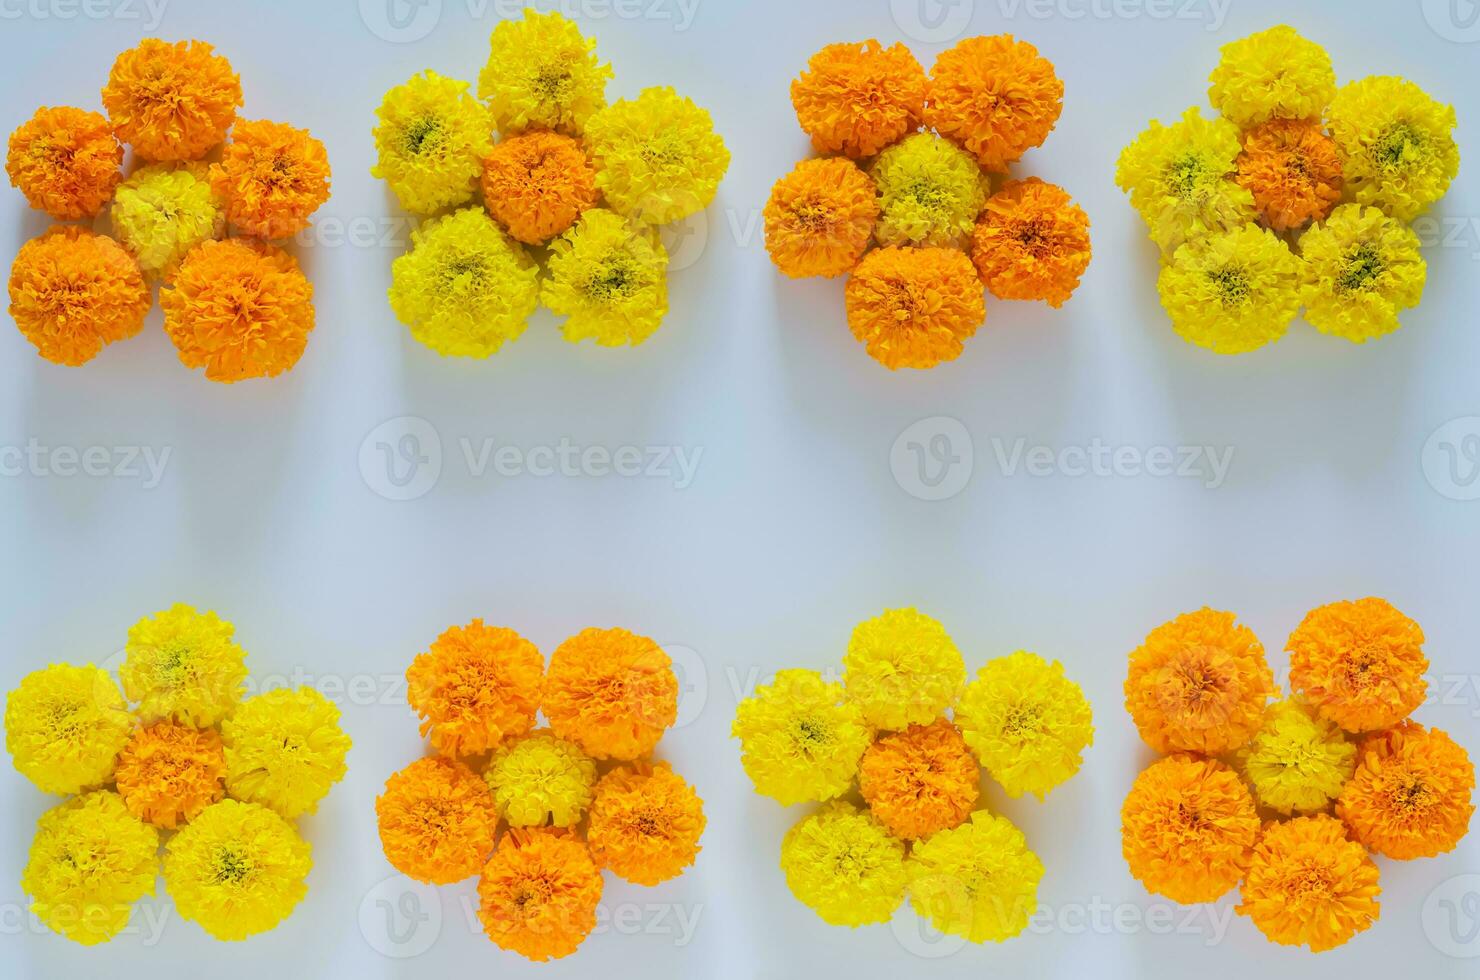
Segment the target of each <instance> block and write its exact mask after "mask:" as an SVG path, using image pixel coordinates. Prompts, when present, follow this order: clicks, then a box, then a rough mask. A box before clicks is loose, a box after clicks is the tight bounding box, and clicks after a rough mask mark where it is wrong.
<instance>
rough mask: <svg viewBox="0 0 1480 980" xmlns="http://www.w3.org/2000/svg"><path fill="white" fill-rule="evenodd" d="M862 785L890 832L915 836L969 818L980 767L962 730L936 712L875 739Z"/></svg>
mask: <svg viewBox="0 0 1480 980" xmlns="http://www.w3.org/2000/svg"><path fill="white" fill-rule="evenodd" d="M858 788H859V791H860V792H862V793H863V798H864V800H865V801H866V802H867V803H868V808H869V810H871V811H872V812H873V814H874V816H876V817H878V818H879V822H880V823H882V824H883V825H884V826H885V827H886V828H888V830H889V832H890V833H891V834H893V835H894V836H895V837H902V838H904V839H905V840H916V839H920V838H924V837H929V836H930V835H931V834H933V833H935V832H936V831H939V830H950V829H951V828H952V827H959V826H961V824H962V823H963V822H965V820H966V818H967V817H969V816H970V815H971V808H972V807H973V806H975V805H976V798H977V795H978V794H979V793H980V792H981V771H980V769H979V768H978V766H977V763H976V757H975V756H973V755H972V754H971V750H970V749H969V748H967V746H966V740H965V739H964V738H962V737H961V730H960V729H958V728H957V727H956V726H955V725H953V724H951V722H950V720H949V719H946V718H937V719H936V720H935V721H933V722H931V723H930V724H928V725H911V726H910V727H909V728H906V729H905V730H904V731H902V732H894V733H892V734H889V735H885V736H884V737H882V738H880V739H879V740H878V741H877V742H875V743H874V744H873V745H870V746H869V747H868V750H867V751H865V752H864V753H863V760H862V762H860V763H859V766H858Z"/></svg>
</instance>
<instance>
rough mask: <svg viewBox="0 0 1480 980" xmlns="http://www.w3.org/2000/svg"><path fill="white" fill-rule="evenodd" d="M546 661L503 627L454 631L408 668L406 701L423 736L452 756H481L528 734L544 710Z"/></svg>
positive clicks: (457, 628) (478, 625)
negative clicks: (542, 693)
mask: <svg viewBox="0 0 1480 980" xmlns="http://www.w3.org/2000/svg"><path fill="white" fill-rule="evenodd" d="M544 670H545V658H544V657H542V656H540V651H539V649H538V648H537V647H535V645H534V644H533V643H531V642H529V641H528V640H526V639H525V638H524V637H522V636H520V635H519V634H518V633H516V632H514V631H513V630H511V629H508V628H506V627H503V626H484V625H483V620H481V619H475V620H473V621H472V622H471V623H469V624H468V625H466V626H453V627H451V628H450V629H448V630H447V631H446V632H444V633H443V634H442V635H441V636H439V637H437V640H436V642H435V643H433V644H432V646H431V649H429V650H427V651H426V652H425V653H422V654H418V655H417V657H416V659H415V660H413V661H411V666H410V667H408V668H406V698H407V700H408V701H409V702H410V704H411V708H412V710H413V711H415V712H416V713H417V714H418V715H420V716H421V733H422V734H423V735H426V734H427V733H428V732H430V733H431V736H432V745H433V746H434V747H435V748H436V750H437V751H438V752H441V753H443V754H445V755H453V756H468V755H479V754H481V753H483V752H487V751H489V750H490V749H493V748H496V747H497V746H498V744H499V743H500V742H502V741H503V740H504V739H506V738H508V737H510V736H511V735H526V734H528V733H529V731H530V730H531V729H533V728H534V717H535V715H536V714H537V713H538V712H539V710H540V683H541V676H542V675H543V673H544Z"/></svg>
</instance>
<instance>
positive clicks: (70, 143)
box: [5, 38, 329, 383]
mask: <svg viewBox="0 0 1480 980" xmlns="http://www.w3.org/2000/svg"><path fill="white" fill-rule="evenodd" d="M102 102H103V108H104V109H105V110H106V111H107V116H103V115H102V114H100V113H97V112H89V111H85V110H82V109H75V108H71V107H68V106H62V107H55V108H41V109H38V110H37V111H36V114H35V115H34V116H33V117H32V118H31V119H30V120H29V121H28V122H25V123H23V124H22V125H21V126H20V128H18V129H17V130H16V131H15V132H14V133H12V134H11V136H10V145H9V151H8V153H7V156H6V162H5V169H6V172H7V173H8V174H9V175H10V182H11V183H12V184H14V185H15V186H16V187H18V188H20V190H21V193H23V194H24V195H25V196H26V199H27V200H28V201H29V202H30V203H31V206H32V207H33V208H36V209H38V210H41V211H45V212H46V213H47V214H48V215H50V216H51V217H52V218H54V219H56V220H58V221H75V220H82V219H93V218H97V217H99V216H100V215H101V213H102V212H103V210H104V209H105V208H106V209H107V210H108V212H109V219H110V224H111V227H112V232H113V234H112V236H111V237H110V236H108V235H103V234H98V233H94V232H93V231H91V230H88V229H83V228H80V227H78V226H75V225H57V226H53V227H52V228H51V229H50V230H49V231H47V232H45V233H44V234H42V235H41V236H40V237H38V238H35V239H32V240H31V241H29V242H27V243H26V244H25V245H23V246H22V247H21V250H20V252H19V254H18V255H17V256H16V259H15V263H14V265H12V267H11V271H10V315H11V317H12V318H14V320H15V323H16V326H17V327H18V328H20V331H21V333H22V334H23V335H24V336H25V337H26V339H27V340H29V341H30V342H31V343H32V344H34V345H35V347H36V350H37V352H38V353H39V354H40V355H41V356H42V357H43V358H45V359H46V360H48V361H52V362H54V363H57V364H65V365H68V366H71V367H76V366H79V365H81V364H84V363H86V362H87V361H90V360H92V359H93V358H94V357H96V356H97V354H98V352H99V351H101V350H102V349H103V347H104V346H106V345H107V344H111V343H113V342H114V341H118V340H126V339H127V338H129V337H132V336H134V335H136V334H138V333H139V331H141V330H142V329H143V328H144V318H145V316H146V315H147V314H148V312H149V308H150V305H151V303H152V298H151V295H150V293H151V289H150V287H151V285H152V284H155V283H158V284H159V285H160V286H161V289H160V306H161V307H162V308H163V310H164V327H165V332H166V333H167V334H168V335H169V338H170V340H171V341H173V342H174V345H175V348H176V350H177V351H178V353H179V357H180V363H182V364H184V365H185V366H186V367H189V368H204V369H205V374H206V377H207V378H209V379H210V380H212V381H221V382H226V383H231V382H234V381H241V380H244V379H246V378H259V377H272V376H274V375H278V374H281V373H283V372H284V371H287V370H289V369H291V368H292V367H293V365H295V364H297V363H298V359H299V358H300V357H301V356H302V355H303V350H304V348H305V346H307V344H308V335H309V332H310V331H312V330H313V326H314V309H313V303H312V298H313V286H312V285H310V284H309V281H308V278H307V277H306V276H305V275H304V274H303V271H302V270H301V269H300V268H299V266H298V261H297V259H295V258H294V257H293V256H292V255H291V254H289V253H288V252H286V251H284V250H283V249H282V248H279V247H278V246H276V245H274V244H271V242H270V241H269V239H286V238H290V237H292V236H293V235H295V234H297V233H298V232H300V231H302V230H303V229H304V228H306V227H308V223H309V217H310V216H311V215H312V214H313V212H314V211H316V210H317V209H318V207H319V205H321V204H323V203H324V201H326V200H327V199H328V197H329V158H328V156H327V154H326V153H325V152H324V145H323V144H322V143H320V142H319V141H318V140H316V139H314V138H313V137H312V136H310V135H309V134H308V132H307V131H305V130H302V129H296V128H294V127H292V126H289V125H286V124H284V123H278V122H269V121H267V120H247V119H238V117H237V107H239V106H240V105H241V104H242V89H241V80H240V78H239V77H238V76H237V74H236V73H235V72H234V71H232V69H231V64H230V62H228V61H227V60H226V59H225V58H224V57H222V56H221V55H219V54H217V53H215V51H214V49H212V47H211V45H209V44H206V43H205V42H203V41H181V42H177V43H173V44H172V43H168V42H165V41H161V40H158V39H156V38H146V39H145V40H143V41H142V42H140V44H139V46H138V47H136V48H132V49H130V50H128V51H125V52H123V53H122V54H120V55H119V56H118V59H117V60H116V61H115V62H114V63H113V69H112V71H111V72H110V74H109V76H108V84H107V86H106V87H105V88H104V89H103V93H102ZM228 136H229V139H228ZM123 144H128V145H129V146H130V147H131V148H132V149H133V155H134V157H135V158H136V160H137V161H138V162H139V166H138V167H137V169H135V170H134V171H133V172H132V173H131V174H129V176H128V177H127V178H125V177H124V175H123V173H122V169H121V168H122V166H123V156H124V152H123ZM218 146H219V147H220V152H219V161H218V162H216V163H207V162H205V158H206V156H207V154H209V153H212V152H213V151H215V150H216V148H217V147H218ZM228 234H231V235H241V236H244V237H226V236H227V235H228Z"/></svg>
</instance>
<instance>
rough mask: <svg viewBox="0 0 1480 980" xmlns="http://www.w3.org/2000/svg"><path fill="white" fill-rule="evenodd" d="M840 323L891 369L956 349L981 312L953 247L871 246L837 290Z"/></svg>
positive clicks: (922, 364) (971, 275)
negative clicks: (842, 309) (842, 314)
mask: <svg viewBox="0 0 1480 980" xmlns="http://www.w3.org/2000/svg"><path fill="white" fill-rule="evenodd" d="M844 298H845V302H846V305H847V309H848V329H850V330H851V331H852V332H853V336H854V337H856V338H857V339H858V340H859V341H860V342H861V343H862V344H863V345H864V346H865V347H866V348H867V350H868V354H869V356H870V357H872V358H873V359H874V360H876V361H878V362H879V363H880V364H883V365H884V366H885V367H887V368H889V369H890V370H891V371H893V370H896V369H898V368H902V367H908V368H930V367H934V366H935V365H937V364H939V363H941V362H942V361H953V360H955V359H956V358H957V357H959V356H961V351H962V349H963V347H964V346H965V342H966V341H967V340H968V339H970V338H971V336H972V335H973V334H975V333H976V330H977V327H979V326H981V325H982V322H983V321H984V320H985V319H986V316H987V307H986V301H985V299H984V297H983V295H982V283H981V280H980V279H979V278H977V274H976V268H975V267H974V266H973V265H972V264H971V260H970V259H969V258H967V257H966V256H965V254H963V253H962V252H959V251H957V250H956V249H954V248H900V247H890V248H879V249H874V250H873V251H872V252H869V253H868V254H867V255H865V256H864V257H863V261H862V262H860V263H858V267H857V268H855V269H854V270H853V275H852V276H851V277H849V279H848V285H847V287H846V289H845V290H844Z"/></svg>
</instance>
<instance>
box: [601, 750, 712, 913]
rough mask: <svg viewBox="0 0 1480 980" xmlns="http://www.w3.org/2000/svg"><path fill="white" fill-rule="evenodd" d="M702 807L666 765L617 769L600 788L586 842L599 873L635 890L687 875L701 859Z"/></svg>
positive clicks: (605, 778) (678, 776)
mask: <svg viewBox="0 0 1480 980" xmlns="http://www.w3.org/2000/svg"><path fill="white" fill-rule="evenodd" d="M703 834H704V801H703V800H701V799H699V794H698V793H695V792H694V788H693V787H692V786H690V785H689V784H688V783H686V782H684V780H683V777H682V776H680V775H678V774H677V773H675V772H674V771H673V770H672V769H671V768H669V766H668V763H666V762H659V763H657V764H655V765H647V764H645V763H641V762H639V763H636V764H635V765H631V766H619V767H618V768H616V769H613V770H612V771H611V772H609V773H607V774H606V775H605V776H602V777H601V781H600V782H598V783H597V784H596V799H595V800H594V801H593V802H592V804H591V822H590V827H589V829H588V830H587V832H586V841H587V843H589V844H590V846H591V857H592V858H593V859H594V860H595V861H596V864H597V866H598V867H602V868H609V869H610V870H611V871H612V872H613V873H614V874H616V875H617V876H618V877H620V878H625V879H626V880H628V881H630V882H632V883H633V884H637V885H656V884H658V883H659V882H662V881H667V880H668V879H669V878H676V877H678V876H679V875H681V874H683V869H684V868H687V867H688V866H689V865H691V864H693V863H694V858H695V857H696V856H697V855H698V853H699V850H700V848H699V838H700V837H702V836H703Z"/></svg>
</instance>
